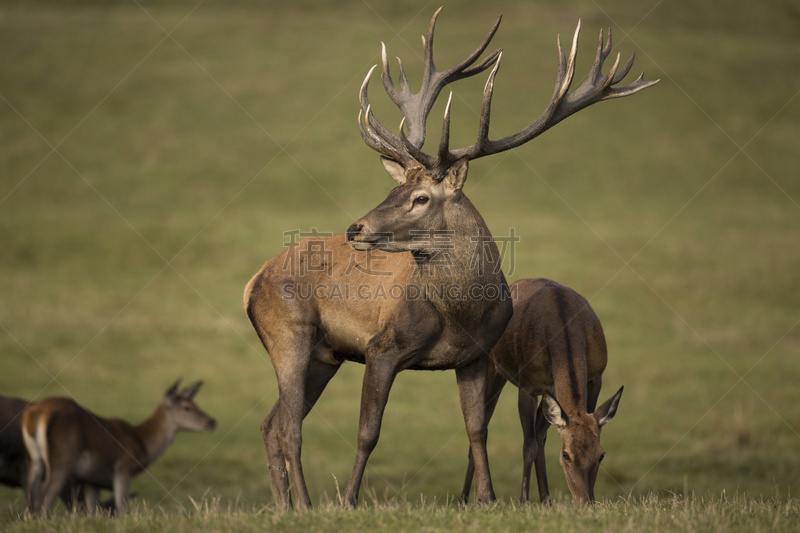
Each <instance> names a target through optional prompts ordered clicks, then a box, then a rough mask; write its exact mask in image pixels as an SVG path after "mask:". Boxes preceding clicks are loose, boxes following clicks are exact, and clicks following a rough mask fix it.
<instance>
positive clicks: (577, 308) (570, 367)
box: [461, 278, 622, 504]
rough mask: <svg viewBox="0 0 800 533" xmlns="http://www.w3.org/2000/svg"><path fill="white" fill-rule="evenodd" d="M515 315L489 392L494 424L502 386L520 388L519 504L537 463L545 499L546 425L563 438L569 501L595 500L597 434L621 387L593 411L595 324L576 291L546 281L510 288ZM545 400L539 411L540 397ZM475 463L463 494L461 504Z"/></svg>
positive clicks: (598, 355) (599, 364) (493, 365)
mask: <svg viewBox="0 0 800 533" xmlns="http://www.w3.org/2000/svg"><path fill="white" fill-rule="evenodd" d="M511 297H512V300H513V302H514V315H513V316H512V317H511V320H510V321H509V322H508V326H507V327H506V330H505V332H504V333H503V336H502V337H501V338H500V340H499V341H497V344H496V345H495V347H494V349H493V350H492V353H491V356H490V363H489V371H488V377H487V388H486V403H485V406H486V418H487V419H491V417H492V413H493V412H494V409H495V407H496V406H497V400H498V398H499V397H500V392H501V391H502V390H503V386H504V385H505V384H506V381H510V382H511V383H513V384H514V385H516V386H517V387H518V388H519V418H520V422H521V423H522V432H523V438H524V442H523V447H522V456H523V469H522V489H521V493H520V500H521V501H522V502H527V501H528V495H529V492H530V477H531V465H532V464H533V463H535V464H536V481H537V483H538V485H539V499H540V500H541V501H542V502H543V503H548V502H549V500H550V492H549V489H548V486H547V472H546V469H545V458H544V443H545V438H546V436H547V429H548V427H549V426H550V424H552V425H554V426H555V427H556V430H557V431H558V434H559V436H560V437H561V443H562V444H561V456H560V461H561V466H562V467H563V468H564V474H565V475H566V478H567V485H568V486H569V490H570V492H571V493H572V497H573V501H575V503H579V504H585V503H594V484H595V480H596V479H597V471H598V469H599V468H600V462H601V461H602V460H603V457H604V456H605V452H604V451H603V448H602V447H601V446H600V430H601V428H602V427H603V426H604V425H605V424H606V423H607V422H608V421H609V420H611V419H612V418H613V417H614V415H615V414H616V412H617V407H618V405H619V401H620V397H621V396H622V388H621V387H620V389H619V391H618V392H617V393H616V394H614V396H612V397H611V398H610V399H609V400H608V401H606V402H605V403H604V404H603V405H601V406H600V408H599V409H597V410H595V406H596V405H597V398H598V396H599V395H600V387H601V386H602V375H603V371H604V370H605V368H606V362H607V359H608V355H607V350H606V339H605V336H604V334H603V328H602V326H601V325H600V320H599V319H598V318H597V315H596V314H595V313H594V311H593V310H592V308H591V307H590V306H589V302H587V301H586V299H584V298H583V297H582V296H581V295H580V294H578V293H577V292H575V291H573V290H572V289H570V288H568V287H565V286H563V285H560V284H559V283H556V282H555V281H551V280H548V279H543V278H539V279H521V280H519V281H516V282H515V283H513V284H512V285H511ZM538 396H541V397H542V402H541V404H540V405H539V408H538V412H537V409H536V404H537V398H538ZM472 474H473V462H472V456H471V455H470V457H469V466H468V468H467V475H466V479H465V481H464V490H463V492H462V493H461V502H462V503H466V502H467V499H468V497H469V491H470V488H471V485H472Z"/></svg>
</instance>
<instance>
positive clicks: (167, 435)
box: [134, 405, 178, 467]
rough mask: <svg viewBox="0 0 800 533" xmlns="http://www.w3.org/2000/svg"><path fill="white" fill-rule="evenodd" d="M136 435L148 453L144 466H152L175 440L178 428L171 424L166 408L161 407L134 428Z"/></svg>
mask: <svg viewBox="0 0 800 533" xmlns="http://www.w3.org/2000/svg"><path fill="white" fill-rule="evenodd" d="M134 430H135V431H136V434H137V435H138V436H139V439H140V440H141V441H142V444H143V445H144V448H145V452H146V453H147V462H146V464H144V465H143V466H145V467H146V466H148V465H150V464H152V463H153V462H154V461H155V460H156V459H158V458H159V457H161V454H163V453H164V451H165V450H166V449H167V448H168V447H169V445H170V444H172V442H173V441H174V440H175V435H176V434H177V432H178V427H177V425H175V424H174V423H172V422H171V420H170V418H169V416H168V415H167V413H166V412H165V410H164V407H163V406H161V405H159V406H158V408H157V409H156V410H155V412H154V413H153V414H152V415H151V416H150V418H148V419H147V420H145V421H144V422H142V423H141V424H139V425H138V426H136V427H135V428H134Z"/></svg>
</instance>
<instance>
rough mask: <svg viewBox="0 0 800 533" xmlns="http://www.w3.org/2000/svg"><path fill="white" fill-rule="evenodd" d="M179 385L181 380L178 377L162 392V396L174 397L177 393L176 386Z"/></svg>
mask: <svg viewBox="0 0 800 533" xmlns="http://www.w3.org/2000/svg"><path fill="white" fill-rule="evenodd" d="M180 386H181V380H180V378H178V381H176V382H175V383H173V384H172V386H171V387H170V388H169V389H167V392H165V393H164V396H169V397H175V396H177V395H178V387H180Z"/></svg>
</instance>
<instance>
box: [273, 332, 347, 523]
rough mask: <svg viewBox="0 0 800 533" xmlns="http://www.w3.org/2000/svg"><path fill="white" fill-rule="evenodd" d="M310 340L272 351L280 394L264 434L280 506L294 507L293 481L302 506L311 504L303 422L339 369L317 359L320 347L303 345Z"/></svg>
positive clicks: (300, 506) (276, 498) (299, 505)
mask: <svg viewBox="0 0 800 533" xmlns="http://www.w3.org/2000/svg"><path fill="white" fill-rule="evenodd" d="M304 344H305V345H308V344H309V343H304V342H302V341H298V342H296V343H294V345H293V349H292V353H287V351H280V350H279V349H278V348H277V347H276V346H273V347H272V349H271V350H270V354H273V353H274V354H276V355H275V356H273V364H274V366H275V371H276V373H277V375H278V388H279V397H278V401H277V402H276V403H275V405H274V406H273V408H272V410H271V411H270V413H269V415H267V417H266V418H265V419H264V422H263V423H262V424H261V434H262V436H263V438H264V445H265V447H266V449H267V460H268V462H269V469H270V477H271V480H272V493H273V497H274V499H275V502H276V504H277V505H278V507H279V508H281V509H283V510H287V509H289V508H291V507H292V497H291V492H290V482H291V486H292V488H293V490H294V493H295V498H296V500H297V501H296V503H297V506H298V507H299V508H303V509H305V508H309V507H311V498H310V497H309V494H308V488H307V487H306V483H305V478H304V476H303V466H302V463H301V449H302V423H303V419H304V418H305V417H306V415H307V414H308V413H309V411H311V408H312V407H313V406H314V404H315V403H316V402H317V400H318V399H319V397H320V395H321V394H322V391H323V390H324V389H325V386H326V385H327V384H328V382H329V381H330V379H331V378H332V377H333V376H334V374H336V371H337V370H338V369H339V365H338V364H329V363H326V362H322V361H320V360H319V359H317V358H315V355H317V352H319V351H320V350H321V349H320V348H319V347H314V346H308V348H306V349H305V350H300V349H299V347H301V346H303V345H304Z"/></svg>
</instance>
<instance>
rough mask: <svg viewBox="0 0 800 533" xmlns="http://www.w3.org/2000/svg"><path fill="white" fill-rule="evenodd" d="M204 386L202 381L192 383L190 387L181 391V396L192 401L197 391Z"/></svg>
mask: <svg viewBox="0 0 800 533" xmlns="http://www.w3.org/2000/svg"><path fill="white" fill-rule="evenodd" d="M202 386H203V382H202V381H198V382H197V383H192V384H191V385H189V386H188V387H186V388H185V389H183V390H182V391H181V396H183V397H184V398H188V399H190V400H191V399H192V398H194V395H195V394H197V391H199V390H200V387H202Z"/></svg>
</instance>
